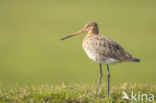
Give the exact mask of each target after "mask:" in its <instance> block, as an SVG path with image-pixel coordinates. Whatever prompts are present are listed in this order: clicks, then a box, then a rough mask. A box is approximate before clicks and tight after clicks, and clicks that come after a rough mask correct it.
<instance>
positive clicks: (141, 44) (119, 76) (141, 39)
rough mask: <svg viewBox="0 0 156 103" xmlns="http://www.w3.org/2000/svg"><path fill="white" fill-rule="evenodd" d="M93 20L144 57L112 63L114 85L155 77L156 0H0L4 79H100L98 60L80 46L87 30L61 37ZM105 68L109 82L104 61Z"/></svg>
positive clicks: (28, 81)
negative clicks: (131, 61) (69, 36)
mask: <svg viewBox="0 0 156 103" xmlns="http://www.w3.org/2000/svg"><path fill="white" fill-rule="evenodd" d="M89 21H95V22H97V23H98V25H99V30H100V34H102V35H104V36H107V37H109V38H111V39H113V40H114V41H116V42H118V43H119V44H120V45H121V46H122V47H123V48H125V50H127V51H128V52H129V53H131V54H132V55H134V56H135V57H137V58H140V59H141V62H140V63H121V64H116V65H112V66H110V72H111V85H116V84H119V83H123V82H139V83H148V84H155V83H156V65H155V63H156V46H155V45H156V1H155V0H126V1H125V0H118V1H110V0H109V1H108V0H107V1H104V0H96V1H91V0H77V1H75V0H45V1H39V0H36V1H31V0H27V1H25V0H13V1H10V0H1V1H0V82H1V83H7V84H16V83H18V84H35V83H61V82H65V83H91V84H96V83H97V81H98V78H99V65H98V64H97V63H94V62H93V61H92V60H90V59H89V58H88V57H87V55H86V54H85V52H84V50H83V49H82V41H83V38H84V37H85V35H86V33H84V34H81V35H79V36H76V37H73V38H70V39H68V40H65V41H60V38H62V37H64V36H67V35H69V34H72V33H74V32H76V31H77V30H79V29H81V28H82V27H83V26H84V25H85V24H86V23H87V22H89ZM103 73H104V77H103V83H106V81H107V77H106V73H107V71H106V66H105V65H103Z"/></svg>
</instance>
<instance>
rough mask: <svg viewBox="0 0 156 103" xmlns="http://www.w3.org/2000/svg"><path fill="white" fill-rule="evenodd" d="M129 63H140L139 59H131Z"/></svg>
mask: <svg viewBox="0 0 156 103" xmlns="http://www.w3.org/2000/svg"><path fill="white" fill-rule="evenodd" d="M131 61H133V62H140V59H137V58H133V59H132V60H131Z"/></svg>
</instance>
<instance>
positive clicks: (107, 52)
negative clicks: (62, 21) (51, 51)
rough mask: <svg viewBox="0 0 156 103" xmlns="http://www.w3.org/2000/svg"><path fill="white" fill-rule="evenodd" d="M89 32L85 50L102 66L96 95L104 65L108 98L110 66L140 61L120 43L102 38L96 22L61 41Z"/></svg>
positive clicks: (84, 45)
mask: <svg viewBox="0 0 156 103" xmlns="http://www.w3.org/2000/svg"><path fill="white" fill-rule="evenodd" d="M83 32H88V34H87V36H86V37H85V38H84V40H83V44H82V46H83V49H84V51H85V52H86V54H87V55H88V57H89V58H90V59H92V60H93V61H95V62H97V63H99V66H100V77H99V82H98V85H97V88H96V91H95V95H96V94H97V92H98V89H99V85H100V82H101V79H102V64H106V65H107V72H108V73H107V77H108V87H107V96H108V97H109V88H110V72H109V64H115V63H119V62H139V61H140V60H139V59H137V58H134V57H133V56H132V55H131V54H129V53H128V52H126V51H125V50H124V49H123V48H122V47H121V46H120V45H119V44H118V43H116V42H115V41H113V40H111V39H109V38H107V37H105V36H102V35H100V34H99V30H98V25H97V23H95V22H89V23H87V24H86V25H85V26H84V28H83V29H82V30H80V31H78V32H76V33H74V34H72V35H69V36H66V37H64V38H62V39H61V40H64V39H67V38H69V37H73V36H75V35H78V34H81V33H83Z"/></svg>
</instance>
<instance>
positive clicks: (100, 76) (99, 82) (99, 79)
mask: <svg viewBox="0 0 156 103" xmlns="http://www.w3.org/2000/svg"><path fill="white" fill-rule="evenodd" d="M99 66H100V77H99V82H98V85H97V88H96V92H95V96H96V94H97V92H98V89H99V86H100V83H101V79H102V76H103V74H102V64H99Z"/></svg>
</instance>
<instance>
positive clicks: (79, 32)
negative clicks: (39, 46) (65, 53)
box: [61, 30, 85, 40]
mask: <svg viewBox="0 0 156 103" xmlns="http://www.w3.org/2000/svg"><path fill="white" fill-rule="evenodd" d="M83 32H85V31H84V30H80V31H78V32H76V33H74V34H72V35H68V36H66V37H64V38H62V39H61V40H64V39H67V38H70V37H73V36H75V35H78V34H81V33H83Z"/></svg>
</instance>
